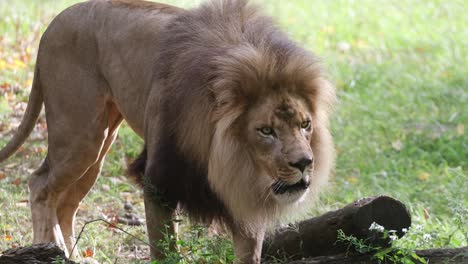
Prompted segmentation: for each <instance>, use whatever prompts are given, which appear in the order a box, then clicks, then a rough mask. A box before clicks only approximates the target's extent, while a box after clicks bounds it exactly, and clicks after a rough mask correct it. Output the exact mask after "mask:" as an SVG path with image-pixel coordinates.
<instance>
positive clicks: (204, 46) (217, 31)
mask: <svg viewBox="0 0 468 264" xmlns="http://www.w3.org/2000/svg"><path fill="white" fill-rule="evenodd" d="M158 47H159V49H158V51H157V62H156V65H155V68H154V71H155V75H154V82H155V83H158V84H160V88H159V89H161V91H160V93H161V96H160V98H162V99H161V101H160V102H159V103H160V106H159V112H158V113H157V114H158V116H159V122H160V123H159V125H160V131H163V132H161V134H160V135H157V137H158V145H157V148H156V149H155V150H154V152H155V153H148V155H147V158H149V159H155V160H152V161H153V162H151V164H156V165H154V166H150V167H146V168H145V166H144V164H145V163H144V162H142V158H140V159H137V161H136V163H134V165H133V166H132V168H133V171H134V174H135V172H136V174H138V173H140V174H143V173H144V175H145V178H146V179H147V180H148V181H149V183H150V184H151V185H152V186H154V187H155V188H156V189H157V190H158V192H160V193H161V194H163V196H164V199H165V200H166V201H167V202H168V203H169V204H170V205H171V206H172V207H175V206H180V207H181V208H183V209H185V210H186V211H187V212H188V213H189V215H190V216H191V217H194V218H195V219H201V220H203V221H211V219H212V218H219V219H220V220H229V219H230V216H229V214H228V210H227V209H226V207H225V205H224V204H223V202H222V199H221V198H222V197H219V195H218V194H216V193H215V192H214V191H213V190H212V187H211V186H212V185H210V182H209V181H208V176H207V175H208V159H209V151H210V149H211V140H212V137H213V133H214V130H215V124H216V123H217V122H218V121H219V120H220V119H221V118H222V116H223V115H225V114H226V113H230V112H232V111H233V109H237V110H239V108H242V109H241V110H242V111H244V112H245V111H246V109H248V107H249V105H251V104H253V103H255V101H256V100H257V99H258V98H260V97H261V96H263V95H265V94H268V93H270V92H274V91H279V90H284V91H287V92H293V93H297V94H299V95H301V96H304V97H305V98H308V99H309V100H310V102H309V103H310V109H311V111H312V112H315V110H316V108H317V107H318V105H320V101H321V98H322V97H323V98H326V96H321V91H320V90H319V88H318V87H319V86H320V84H319V83H317V82H318V81H319V79H320V77H321V69H320V68H319V67H318V66H317V65H318V64H317V60H316V58H315V57H314V56H313V55H312V54H310V53H308V52H307V51H305V50H304V49H302V48H300V47H298V46H297V45H296V44H295V43H294V42H293V41H291V40H290V39H289V38H288V37H287V36H286V34H284V33H283V32H282V31H280V30H279V29H278V27H277V26H276V25H275V23H274V22H273V21H272V20H271V19H270V18H269V17H267V16H263V15H261V14H260V13H259V11H258V9H257V8H256V7H255V6H253V5H251V4H248V1H247V0H220V1H210V2H208V3H205V4H203V5H201V6H200V7H198V8H196V9H193V10H189V11H187V12H182V13H180V14H179V15H178V16H176V17H175V18H174V19H173V20H172V21H171V22H170V23H169V24H168V25H167V26H166V28H165V29H164V30H163V32H162V33H161V37H160V39H159V40H158ZM325 92H326V91H325ZM323 101H324V102H325V103H327V102H326V100H323ZM195 111H196V113H194V112H195ZM238 112H239V111H238ZM148 136H149V135H148ZM145 155H146V153H145V154H144V155H143V156H142V157H143V159H144V158H146V156H145ZM135 168H137V169H136V170H135ZM220 177H221V175H220ZM238 191H241V190H238Z"/></svg>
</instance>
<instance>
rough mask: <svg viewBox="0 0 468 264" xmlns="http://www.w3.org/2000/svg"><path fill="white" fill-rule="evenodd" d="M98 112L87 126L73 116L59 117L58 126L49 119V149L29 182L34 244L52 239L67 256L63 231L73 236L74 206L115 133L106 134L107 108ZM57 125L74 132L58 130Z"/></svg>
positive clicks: (93, 178) (90, 184)
mask: <svg viewBox="0 0 468 264" xmlns="http://www.w3.org/2000/svg"><path fill="white" fill-rule="evenodd" d="M98 113H99V114H98V115H97V116H95V118H94V120H92V119H91V120H90V121H89V123H88V124H87V125H85V124H82V125H80V124H79V122H76V120H73V119H70V121H69V123H68V124H64V123H63V120H62V122H61V124H60V125H59V124H54V121H50V122H49V121H48V125H49V152H48V154H47V158H46V160H45V162H44V164H43V165H42V166H41V168H40V169H39V170H37V171H36V172H35V173H34V174H33V177H32V178H31V179H30V181H29V190H30V202H31V213H32V221H33V231H34V241H33V243H42V242H55V243H57V244H58V245H59V246H60V247H62V248H63V249H64V250H65V253H66V254H67V255H68V253H69V252H68V250H70V248H69V247H70V246H71V245H70V241H68V243H67V241H65V239H64V236H63V235H64V234H63V233H62V232H65V233H66V236H67V237H68V238H69V237H70V236H71V235H73V227H71V226H70V225H72V222H73V218H74V213H75V211H76V207H77V206H78V204H79V202H80V201H81V199H82V198H84V196H85V195H86V194H87V193H88V191H89V189H90V188H91V187H92V185H93V184H94V181H95V180H96V177H97V175H98V173H99V170H100V167H101V161H102V158H103V157H104V155H105V152H106V151H107V149H108V147H109V146H110V144H111V142H112V140H113V138H114V136H115V135H114V133H112V135H110V134H108V131H109V127H108V111H107V109H102V110H101V111H99V112H98ZM51 125H52V126H51ZM74 126H78V127H74ZM59 127H61V128H63V127H67V128H70V129H71V130H74V131H76V132H75V133H59V132H58V130H59V129H57V128H59ZM107 138H109V140H106V139H107ZM71 207H74V208H72V209H70V208H71ZM67 244H68V245H67ZM67 246H68V250H67Z"/></svg>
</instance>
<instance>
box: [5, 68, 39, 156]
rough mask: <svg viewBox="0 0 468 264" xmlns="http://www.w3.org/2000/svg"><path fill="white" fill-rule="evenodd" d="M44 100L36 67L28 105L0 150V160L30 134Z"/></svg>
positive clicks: (9, 154)
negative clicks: (14, 131)
mask: <svg viewBox="0 0 468 264" xmlns="http://www.w3.org/2000/svg"><path fill="white" fill-rule="evenodd" d="M43 102H44V98H43V94H42V89H41V86H40V81H39V69H38V67H36V69H35V71H34V80H33V83H32V88H31V94H30V95H29V102H28V106H27V107H26V112H25V114H24V116H23V120H22V121H21V124H20V125H19V127H18V130H17V131H16V133H15V134H14V135H13V138H12V139H11V140H10V141H9V142H8V143H7V145H6V146H5V147H4V148H2V149H1V150H0V162H2V161H4V160H6V159H7V158H9V157H10V156H11V155H13V154H14V153H15V152H16V151H17V150H18V149H19V147H21V145H23V143H24V141H26V139H27V138H28V136H29V135H30V134H31V132H32V130H33V129H34V126H35V125H36V122H37V119H38V118H39V114H40V113H41V110H42V103H43Z"/></svg>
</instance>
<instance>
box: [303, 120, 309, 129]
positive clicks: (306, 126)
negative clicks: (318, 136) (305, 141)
mask: <svg viewBox="0 0 468 264" xmlns="http://www.w3.org/2000/svg"><path fill="white" fill-rule="evenodd" d="M301 128H302V129H305V130H309V129H310V121H309V120H307V121H304V122H302V123H301Z"/></svg>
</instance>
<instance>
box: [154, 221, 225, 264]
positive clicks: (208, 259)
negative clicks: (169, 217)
mask: <svg viewBox="0 0 468 264" xmlns="http://www.w3.org/2000/svg"><path fill="white" fill-rule="evenodd" d="M168 228H169V226H167V227H166V229H168ZM206 233H207V232H206V228H204V227H202V226H199V225H195V226H190V228H189V229H188V230H186V232H184V233H182V236H181V237H180V239H178V240H177V241H176V245H177V248H178V250H174V249H173V246H172V245H173V243H174V241H175V238H174V236H173V235H172V234H169V232H166V233H165V235H164V238H163V239H162V240H161V241H159V245H160V247H161V248H163V250H164V253H165V255H166V258H165V259H164V260H161V261H153V262H151V264H189V263H216V264H228V263H232V262H233V261H234V252H233V249H232V245H231V242H230V241H229V240H228V239H226V238H224V237H222V236H211V237H209V236H208V235H207V234H206Z"/></svg>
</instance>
